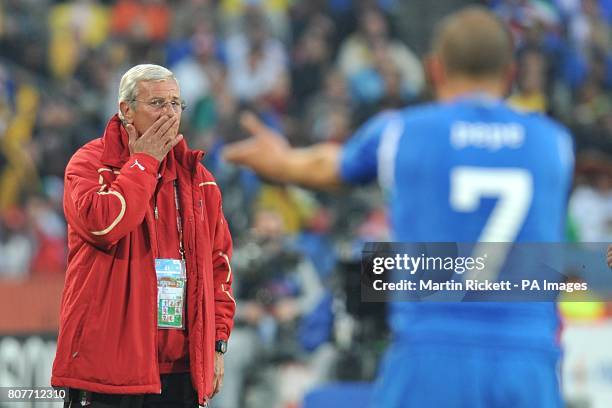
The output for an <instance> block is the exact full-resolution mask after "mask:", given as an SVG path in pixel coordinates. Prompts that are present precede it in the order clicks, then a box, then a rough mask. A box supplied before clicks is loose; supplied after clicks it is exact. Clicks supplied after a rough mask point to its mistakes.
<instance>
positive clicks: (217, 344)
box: [215, 340, 227, 354]
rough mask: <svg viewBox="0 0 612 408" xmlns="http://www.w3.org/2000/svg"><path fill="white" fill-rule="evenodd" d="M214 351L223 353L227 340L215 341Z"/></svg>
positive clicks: (225, 349)
mask: <svg viewBox="0 0 612 408" xmlns="http://www.w3.org/2000/svg"><path fill="white" fill-rule="evenodd" d="M215 351H216V352H217V353H221V354H225V352H226V351H227V341H225V340H217V341H216V342H215Z"/></svg>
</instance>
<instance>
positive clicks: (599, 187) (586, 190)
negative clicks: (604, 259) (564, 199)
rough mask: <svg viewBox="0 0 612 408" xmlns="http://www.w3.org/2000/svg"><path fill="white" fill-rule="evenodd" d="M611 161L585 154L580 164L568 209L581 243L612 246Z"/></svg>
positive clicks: (596, 155)
mask: <svg viewBox="0 0 612 408" xmlns="http://www.w3.org/2000/svg"><path fill="white" fill-rule="evenodd" d="M611 163H612V160H611V159H610V158H609V157H606V156H602V155H601V154H600V153H593V152H591V153H584V154H583V155H581V156H579V157H578V161H577V171H578V172H579V173H578V177H577V186H576V188H575V190H574V192H573V193H572V197H571V200H570V205H569V212H570V217H571V218H572V220H573V222H574V227H575V228H576V233H577V237H578V240H579V241H582V242H612V164H611Z"/></svg>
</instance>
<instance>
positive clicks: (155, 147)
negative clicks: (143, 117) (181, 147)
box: [125, 115, 183, 161]
mask: <svg viewBox="0 0 612 408" xmlns="http://www.w3.org/2000/svg"><path fill="white" fill-rule="evenodd" d="M178 127H179V119H178V116H177V115H162V116H160V118H159V119H157V120H156V121H155V122H154V123H153V124H152V125H151V127H150V128H148V129H147V130H146V131H145V132H144V133H143V134H142V136H140V137H138V132H137V131H136V128H135V127H134V125H132V124H128V125H126V126H125V130H127V133H128V139H129V140H128V145H129V147H130V153H132V154H133V153H146V154H148V155H150V156H153V157H155V158H156V159H157V160H158V161H162V160H163V159H164V157H166V154H168V152H169V151H170V150H172V148H173V147H174V146H176V145H177V144H178V143H179V142H180V141H181V140H182V139H183V135H181V134H178Z"/></svg>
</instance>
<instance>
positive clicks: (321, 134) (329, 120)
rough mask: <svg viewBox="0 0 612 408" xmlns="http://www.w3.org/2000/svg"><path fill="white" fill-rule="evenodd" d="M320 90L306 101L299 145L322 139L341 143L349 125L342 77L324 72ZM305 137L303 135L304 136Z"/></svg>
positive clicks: (349, 105) (348, 103)
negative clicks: (301, 137) (302, 133)
mask: <svg viewBox="0 0 612 408" xmlns="http://www.w3.org/2000/svg"><path fill="white" fill-rule="evenodd" d="M323 84H324V86H323V89H322V90H320V91H319V92H318V93H317V94H316V95H314V96H313V97H312V98H310V100H309V101H308V103H307V105H306V115H305V117H304V119H303V123H302V128H303V130H304V134H305V135H307V136H304V139H303V140H302V139H300V140H301V142H302V144H310V143H316V142H320V141H323V140H329V141H336V142H342V141H344V139H346V137H347V136H348V135H349V132H350V130H351V128H352V126H351V117H350V107H351V101H350V98H349V94H348V89H347V86H346V81H345V79H344V76H342V74H341V73H340V72H339V71H336V70H331V71H328V72H327V73H326V74H325V81H324V83H323ZM306 137H307V138H306Z"/></svg>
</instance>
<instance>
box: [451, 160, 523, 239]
mask: <svg viewBox="0 0 612 408" xmlns="http://www.w3.org/2000/svg"><path fill="white" fill-rule="evenodd" d="M450 182H451V183H450V185H451V192H450V205H451V207H452V208H453V209H454V210H455V211H460V212H473V211H476V210H477V209H478V207H479V206H480V199H481V198H483V197H491V198H497V199H498V200H497V203H496V204H495V208H493V211H492V212H491V216H490V217H489V219H488V220H487V222H486V224H485V226H484V228H483V229H482V232H481V233H480V236H479V237H478V242H514V240H515V239H516V237H517V235H518V234H519V232H520V230H521V228H522V226H523V223H524V222H525V218H526V216H527V213H528V212H529V207H531V201H532V198H533V177H532V176H531V173H529V172H528V171H527V170H524V169H519V168H495V167H493V168H485V167H467V166H460V167H455V168H454V169H453V170H452V171H451V175H450Z"/></svg>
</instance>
